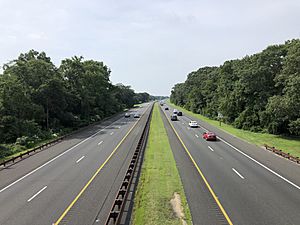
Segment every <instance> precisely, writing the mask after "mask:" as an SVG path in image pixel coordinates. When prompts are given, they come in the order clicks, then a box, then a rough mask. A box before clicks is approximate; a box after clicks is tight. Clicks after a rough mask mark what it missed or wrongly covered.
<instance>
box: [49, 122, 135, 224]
mask: <svg viewBox="0 0 300 225" xmlns="http://www.w3.org/2000/svg"><path fill="white" fill-rule="evenodd" d="M138 122H139V120H138V121H136V122H135V124H134V125H133V126H132V127H131V129H130V130H129V131H128V132H127V133H126V135H125V136H124V137H123V138H122V140H121V141H120V142H119V144H118V145H117V146H116V147H115V149H114V150H113V151H112V153H110V155H109V156H108V158H107V159H106V160H105V161H104V163H103V164H102V165H101V166H100V167H99V168H98V169H97V171H96V173H95V174H94V175H93V176H92V178H91V179H90V180H89V181H88V182H87V184H86V185H85V186H84V187H83V188H82V189H81V191H80V192H79V193H78V195H77V196H76V198H75V199H74V200H73V201H72V202H71V204H70V205H69V206H68V207H67V208H66V209H65V211H64V212H63V214H62V215H61V216H60V217H59V219H58V220H57V221H56V222H55V223H54V225H58V224H59V223H60V222H61V221H62V219H63V218H64V217H65V216H66V214H67V213H68V212H69V211H70V209H71V208H72V207H73V205H74V204H75V203H76V202H77V200H78V199H79V198H80V196H81V195H82V194H83V192H84V191H85V190H86V189H87V188H88V186H89V185H90V184H91V183H92V181H93V180H94V179H95V177H96V176H97V175H98V173H99V172H100V171H101V169H102V168H103V167H104V166H105V164H106V163H107V162H108V161H109V160H110V158H111V157H112V156H113V155H114V153H115V152H116V151H117V149H118V148H119V147H120V145H121V144H122V143H123V142H124V140H125V139H126V137H127V136H128V135H129V134H130V132H131V131H132V130H133V128H134V127H135V126H136V125H137V123H138Z"/></svg>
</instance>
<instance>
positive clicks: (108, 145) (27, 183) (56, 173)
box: [0, 118, 137, 224]
mask: <svg viewBox="0 0 300 225" xmlns="http://www.w3.org/2000/svg"><path fill="white" fill-rule="evenodd" d="M124 121H125V122H126V121H127V122H126V123H123V122H124ZM136 121H137V120H136V119H134V120H130V121H129V122H128V119H124V118H121V119H120V120H118V121H116V122H115V123H113V124H111V125H110V126H109V127H106V128H105V129H104V130H101V131H99V132H98V133H97V134H95V135H93V136H92V137H91V138H90V139H89V140H88V141H86V142H84V143H81V144H80V145H78V146H76V149H74V151H69V152H67V153H66V154H64V155H62V156H61V157H59V158H57V159H56V160H54V161H52V162H51V163H49V164H47V165H46V166H44V167H42V168H40V169H39V170H37V171H35V172H34V173H33V174H30V176H28V177H25V178H24V179H23V180H21V181H20V182H18V183H16V184H15V185H13V186H10V187H9V188H8V189H5V191H3V192H2V193H1V194H0V202H5V203H6V204H0V214H1V216H0V218H1V221H0V224H6V223H7V224H16V223H15V221H23V224H29V223H27V222H29V221H34V219H33V218H35V217H34V216H35V215H36V214H38V213H41V212H43V215H48V216H49V218H54V217H53V216H54V215H56V216H58V214H59V211H62V210H63V209H64V207H62V206H63V205H66V204H68V202H69V201H70V200H71V199H72V197H73V196H74V195H76V194H77V193H78V191H79V190H80V188H81V187H82V185H83V184H84V183H86V182H87V180H88V179H89V177H91V175H92V174H93V172H94V171H95V170H96V168H97V167H98V166H99V163H103V162H104V161H105V159H106V158H107V157H108V155H109V154H110V153H111V151H112V150H113V149H114V148H115V147H116V145H117V143H118V142H119V141H120V140H121V139H122V138H123V137H124V135H125V134H126V133H127V132H128V130H129V129H130V128H131V127H132V126H133V125H134V124H135V122H136ZM122 123H123V124H122ZM116 125H117V126H116ZM115 126H116V127H115ZM119 127H120V128H119ZM109 128H113V129H114V130H115V134H114V135H113V136H112V135H109V132H107V131H109ZM116 129H118V130H117V131H116ZM100 139H101V140H100ZM101 141H102V144H101V148H102V149H101V151H99V147H98V143H100V142H101ZM82 155H85V160H83V161H82V162H81V163H79V164H78V165H76V160H78V158H80V157H82ZM45 186H47V191H43V193H41V194H40V195H39V196H38V197H39V198H38V201H32V202H31V201H30V204H28V202H27V203H26V200H27V199H28V198H29V197H28V196H34V195H35V193H36V192H37V191H38V190H39V189H40V187H45ZM66 190H67V191H66ZM45 193H47V194H48V193H52V194H51V195H50V196H47V198H43V196H46V194H45ZM57 195H58V196H63V198H62V197H59V198H57ZM14 199H16V200H14ZM54 199H56V200H57V201H56V203H57V205H58V206H59V207H57V206H55V207H54V208H52V210H53V209H55V213H54V212H53V211H51V210H50V211H49V209H48V205H49V200H51V201H52V200H54ZM35 200H37V199H35ZM32 207H33V208H34V209H35V210H36V211H35V212H33V211H32V212H31V210H30V209H31V208H32ZM41 208H42V211H41ZM20 211H21V212H20ZM29 212H30V213H29ZM19 215H23V218H22V220H21V219H20V217H19ZM24 215H25V216H24ZM18 224H20V223H18Z"/></svg>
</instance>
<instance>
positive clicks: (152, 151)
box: [133, 103, 192, 225]
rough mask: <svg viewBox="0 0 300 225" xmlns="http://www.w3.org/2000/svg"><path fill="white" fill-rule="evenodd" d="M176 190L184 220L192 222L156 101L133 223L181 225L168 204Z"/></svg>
mask: <svg viewBox="0 0 300 225" xmlns="http://www.w3.org/2000/svg"><path fill="white" fill-rule="evenodd" d="M175 192H176V193H178V194H179V195H180V197H181V202H182V207H183V208H182V209H183V212H184V215H185V216H184V220H185V221H186V222H187V224H192V223H191V214H190V211H189V208H188V205H187V201H186V197H185V194H184V190H183V186H182V183H181V179H180V176H179V173H178V170H177V167H176V162H175V160H174V157H173V153H172V150H171V147H170V144H169V140H168V136H167V133H166V130H165V128H164V124H163V121H162V118H161V115H160V112H159V108H158V105H157V103H156V104H155V106H154V110H153V115H152V119H151V125H150V134H149V139H148V145H147V149H146V152H145V159H144V162H143V167H142V173H141V177H140V180H139V184H138V188H137V192H136V197H135V204H134V213H133V224H134V225H141V224H143V225H150V224H151V225H152V224H153V225H156V224H164V225H175V224H178V225H179V224H182V221H181V220H180V219H179V218H177V217H176V216H175V213H174V211H173V207H172V206H171V203H170V200H171V199H172V198H173V195H174V193H175Z"/></svg>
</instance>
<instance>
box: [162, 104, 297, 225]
mask: <svg viewBox="0 0 300 225" xmlns="http://www.w3.org/2000/svg"><path fill="white" fill-rule="evenodd" d="M164 108H165V106H163V107H162V111H163V113H164V114H165V115H166V116H167V119H168V120H170V116H171V114H172V112H173V108H172V107H170V106H169V110H165V109H164ZM178 118H179V120H178V121H171V124H172V125H173V127H174V129H175V131H176V132H177V134H178V136H179V137H180V139H181V141H182V142H183V143H184V145H185V146H186V148H187V150H188V152H185V153H184V154H183V153H181V154H182V155H181V156H178V154H179V153H178V150H177V153H176V151H174V150H173V152H174V155H175V159H176V161H177V165H178V168H179V170H181V171H180V174H181V175H182V174H184V176H185V177H182V181H183V183H184V188H185V192H186V195H187V199H188V202H189V206H190V208H191V212H192V218H193V223H194V224H217V223H219V222H220V223H224V222H227V223H232V224H246V225H248V224H249V225H256V224H257V225H264V224H266V225H267V224H268V225H269V224H272V225H292V224H293V225H299V224H300V166H299V165H298V164H296V163H294V162H290V161H288V160H286V159H284V158H281V157H279V156H277V155H275V154H273V153H271V152H268V151H266V150H264V149H262V148H260V147H258V146H255V145H252V144H249V143H247V142H244V141H242V140H240V139H238V138H236V137H233V136H231V135H229V134H228V133H226V132H224V131H221V130H220V129H218V128H216V127H213V126H211V125H209V124H207V123H205V122H203V121H200V120H197V119H195V118H191V117H190V116H186V115H183V116H179V117H178ZM191 120H196V121H198V123H199V124H200V127H199V128H190V127H189V125H188V123H189V121H191ZM165 126H166V127H167V124H166V121H165ZM167 130H168V132H169V133H170V132H171V131H170V129H167ZM207 130H209V131H213V132H215V133H216V134H217V136H218V140H217V141H214V142H213V141H206V140H204V139H203V138H202V133H203V132H205V131H207ZM169 136H170V135H169ZM170 141H171V146H172V144H173V142H176V141H177V142H178V140H175V139H170ZM178 143H180V142H178ZM178 143H176V146H178ZM173 145H174V144H173ZM181 151H182V152H183V151H185V149H184V148H182V146H181ZM188 154H190V155H191V158H192V159H193V160H194V162H195V165H196V166H195V165H194V166H191V165H190V164H192V163H191V162H192V160H191V159H190V158H189V156H188ZM184 157H185V158H189V162H187V161H186V160H185V161H184V160H183V158H184ZM196 167H198V168H199V170H200V171H201V172H202V173H203V175H204V177H205V179H206V180H207V182H208V184H209V186H210V187H211V189H212V191H213V192H214V194H215V195H216V199H217V201H218V202H219V203H220V204H221V206H222V208H223V209H224V212H225V214H226V215H227V216H228V220H226V219H225V220H224V218H225V216H224V213H223V217H222V216H220V215H217V217H219V219H218V218H217V217H213V216H211V215H209V213H211V214H213V213H214V212H213V211H210V212H206V211H207V208H208V207H215V206H214V205H213V204H212V203H211V201H209V200H207V199H206V200H205V199H204V200H203V181H202V183H201V182H200V183H199V182H198V183H197V182H195V171H197V170H196V169H195V168H196ZM183 168H184V169H183ZM183 170H184V171H183ZM197 173H198V179H199V180H203V179H202V178H201V176H200V174H199V172H198V171H197ZM200 185H202V186H200ZM207 193H208V194H210V192H208V191H207ZM210 195H211V194H210ZM208 198H209V197H208ZM210 198H211V199H212V200H214V198H212V196H210ZM199 199H202V200H203V201H199ZM211 199H210V200H211ZM210 205H212V206H210ZM205 206H207V207H205ZM219 209H220V208H219ZM203 212H205V213H203ZM215 213H216V214H218V213H220V210H216V209H215ZM205 215H207V216H206V217H205ZM216 218H217V219H216ZM214 219H215V221H214Z"/></svg>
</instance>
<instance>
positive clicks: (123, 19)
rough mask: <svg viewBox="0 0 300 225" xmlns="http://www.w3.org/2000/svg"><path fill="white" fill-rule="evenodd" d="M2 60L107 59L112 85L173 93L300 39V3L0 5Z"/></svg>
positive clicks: (165, 0) (162, 0) (160, 0)
mask: <svg viewBox="0 0 300 225" xmlns="http://www.w3.org/2000/svg"><path fill="white" fill-rule="evenodd" d="M0 7H1V9H2V10H1V11H2V12H1V14H0V21H1V22H0V29H1V35H0V43H1V44H0V63H1V64H3V63H5V62H7V61H9V60H11V59H14V58H16V57H17V56H18V55H19V54H20V53H21V52H25V51H28V50H29V49H36V50H38V51H45V52H46V53H47V54H48V55H49V56H50V57H51V58H52V60H53V61H54V62H55V63H56V64H57V65H59V63H60V60H62V59H64V58H65V57H71V56H73V55H83V56H84V57H85V58H87V59H90V58H93V59H95V60H100V61H102V60H103V61H104V62H105V63H106V64H108V66H109V67H110V68H111V69H112V76H111V79H112V81H113V82H114V83H119V82H122V83H125V84H130V85H132V86H133V88H134V89H136V90H137V91H148V92H150V93H152V94H163V95H166V94H169V93H170V90H171V87H172V86H173V85H174V84H175V83H177V82H182V81H183V80H184V79H185V78H186V75H187V74H188V73H189V72H191V71H192V70H195V69H197V68H199V67H200V66H205V65H219V64H221V63H223V62H224V61H225V60H227V59H233V58H239V57H243V56H245V55H246V54H248V55H249V54H253V53H255V52H257V51H260V50H262V49H263V48H265V47H266V46H267V45H270V44H276V43H283V42H284V41H285V40H287V39H291V38H299V36H300V31H299V27H300V15H299V13H298V12H299V9H300V2H299V1H298V0H285V1H281V0H272V1H271V0H264V1H261V0H251V1H250V0H248V1H247V0H246V1H239V0H228V1H221V0H202V1H199V0H153V1H148V0H147V1H146V0H130V1H129V0H122V1H117V0H100V1H99V0H89V1H79V0H72V1H71V0H64V1H58V0H53V1H46V0H29V1H21V0H10V1H0Z"/></svg>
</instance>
